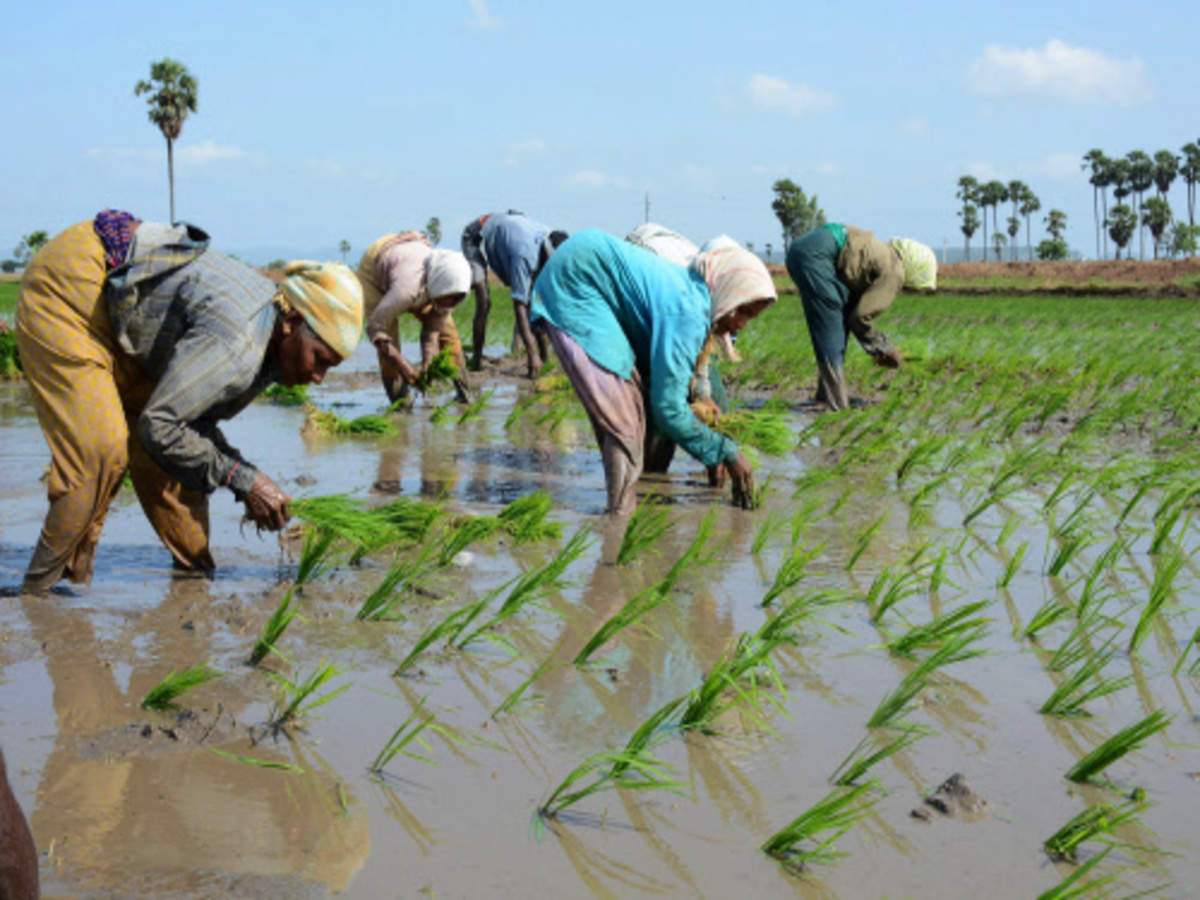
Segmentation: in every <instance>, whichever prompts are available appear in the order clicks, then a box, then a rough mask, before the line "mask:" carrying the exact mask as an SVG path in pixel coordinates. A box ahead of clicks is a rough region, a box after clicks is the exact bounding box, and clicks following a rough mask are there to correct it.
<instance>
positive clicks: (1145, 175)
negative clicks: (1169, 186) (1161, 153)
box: [1125, 150, 1154, 259]
mask: <svg viewBox="0 0 1200 900" xmlns="http://www.w3.org/2000/svg"><path fill="white" fill-rule="evenodd" d="M1125 158H1126V159H1127V160H1129V189H1130V190H1131V191H1132V192H1133V200H1134V207H1133V214H1134V215H1135V216H1137V217H1138V218H1139V219H1140V218H1141V214H1142V195H1143V194H1144V193H1145V192H1146V191H1148V190H1149V189H1150V188H1151V187H1153V186H1154V160H1152V159H1151V158H1150V157H1149V155H1148V154H1147V153H1146V152H1145V151H1144V150H1130V151H1129V152H1128V153H1126V154H1125ZM1144 237H1145V231H1144V230H1143V229H1142V228H1141V227H1140V226H1139V227H1138V259H1145V258H1146V242H1145V240H1144Z"/></svg>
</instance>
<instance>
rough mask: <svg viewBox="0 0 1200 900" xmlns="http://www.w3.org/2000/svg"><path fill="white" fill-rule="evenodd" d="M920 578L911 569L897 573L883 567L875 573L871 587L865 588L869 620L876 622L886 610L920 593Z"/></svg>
mask: <svg viewBox="0 0 1200 900" xmlns="http://www.w3.org/2000/svg"><path fill="white" fill-rule="evenodd" d="M920 580H921V576H920V574H919V573H917V572H914V571H912V570H911V569H907V570H905V571H902V572H898V573H897V572H892V571H891V570H890V569H884V570H883V571H882V572H880V573H879V574H878V575H876V576H875V578H874V580H873V581H872V582H871V587H870V588H868V590H867V606H868V607H870V609H871V621H872V622H874V623H876V624H878V623H879V622H880V621H881V620H882V619H883V617H884V616H885V615H886V614H887V612H888V610H890V609H892V608H893V607H895V606H897V605H899V604H900V603H901V601H903V600H905V599H907V598H908V597H912V596H914V595H916V594H918V593H920V591H921V585H920Z"/></svg>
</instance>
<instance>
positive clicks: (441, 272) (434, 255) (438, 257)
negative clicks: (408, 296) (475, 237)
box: [425, 250, 471, 300]
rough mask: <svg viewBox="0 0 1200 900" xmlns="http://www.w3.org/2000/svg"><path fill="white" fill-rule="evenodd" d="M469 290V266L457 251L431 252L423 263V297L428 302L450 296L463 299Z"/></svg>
mask: <svg viewBox="0 0 1200 900" xmlns="http://www.w3.org/2000/svg"><path fill="white" fill-rule="evenodd" d="M470 289H471V264H470V263H469V262H467V258H466V257H465V256H463V255H462V254H461V253H459V252H458V251H457V250H433V251H432V252H430V254H429V258H428V259H427V260H426V261H425V295H426V296H427V297H428V298H429V299H430V300H435V299H437V298H438V297H445V296H448V295H450V294H462V295H463V296H464V297H465V296H466V294H467V291H469V290H470Z"/></svg>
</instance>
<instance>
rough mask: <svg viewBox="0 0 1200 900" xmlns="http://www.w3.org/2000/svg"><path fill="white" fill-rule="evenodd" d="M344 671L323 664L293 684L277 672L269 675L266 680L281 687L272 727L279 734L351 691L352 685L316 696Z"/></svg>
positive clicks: (324, 661)
mask: <svg viewBox="0 0 1200 900" xmlns="http://www.w3.org/2000/svg"><path fill="white" fill-rule="evenodd" d="M344 671H345V670H344V669H342V668H341V667H340V666H338V665H336V664H335V663H331V662H329V661H328V660H322V661H321V664H320V665H318V666H317V668H316V669H314V670H313V672H312V673H311V674H310V675H309V676H308V677H307V678H305V679H303V680H301V681H294V680H292V679H291V678H288V677H287V676H286V675H281V674H279V673H278V672H268V673H267V677H268V678H270V679H271V680H272V681H274V682H275V683H276V684H277V685H279V699H278V702H277V703H276V704H275V706H274V708H273V709H272V711H271V727H272V728H273V729H276V730H278V729H282V728H285V727H286V726H287V725H289V724H299V723H302V722H303V721H304V718H305V716H306V714H307V713H310V712H312V711H313V710H314V709H316V708H317V707H318V706H324V705H325V704H326V703H328V702H329V701H331V700H333V699H334V698H335V697H337V696H339V695H341V694H343V693H345V692H346V691H347V690H349V689H350V685H349V684H343V685H341V686H339V687H336V688H334V689H333V690H331V691H328V692H326V693H324V694H321V695H320V696H317V692H318V691H319V690H321V688H323V687H325V685H327V684H328V683H329V682H331V681H333V679H335V678H337V677H338V676H340V675H342V674H343V673H344Z"/></svg>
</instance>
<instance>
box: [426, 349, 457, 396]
mask: <svg viewBox="0 0 1200 900" xmlns="http://www.w3.org/2000/svg"><path fill="white" fill-rule="evenodd" d="M459 375H460V373H459V371H458V366H457V365H456V364H455V362H454V356H453V355H452V354H451V353H450V351H449V350H448V349H445V350H439V351H438V352H437V353H436V354H435V355H434V357H433V359H431V360H430V361H429V365H427V366H426V367H425V371H424V372H422V373H421V377H420V378H419V379H418V380H417V385H416V386H417V389H418V390H421V391H424V392H426V393H428V392H429V389H430V388H431V387H432V386H433V385H435V384H436V383H437V382H439V381H453V380H454V379H456V378H458V377H459Z"/></svg>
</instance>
